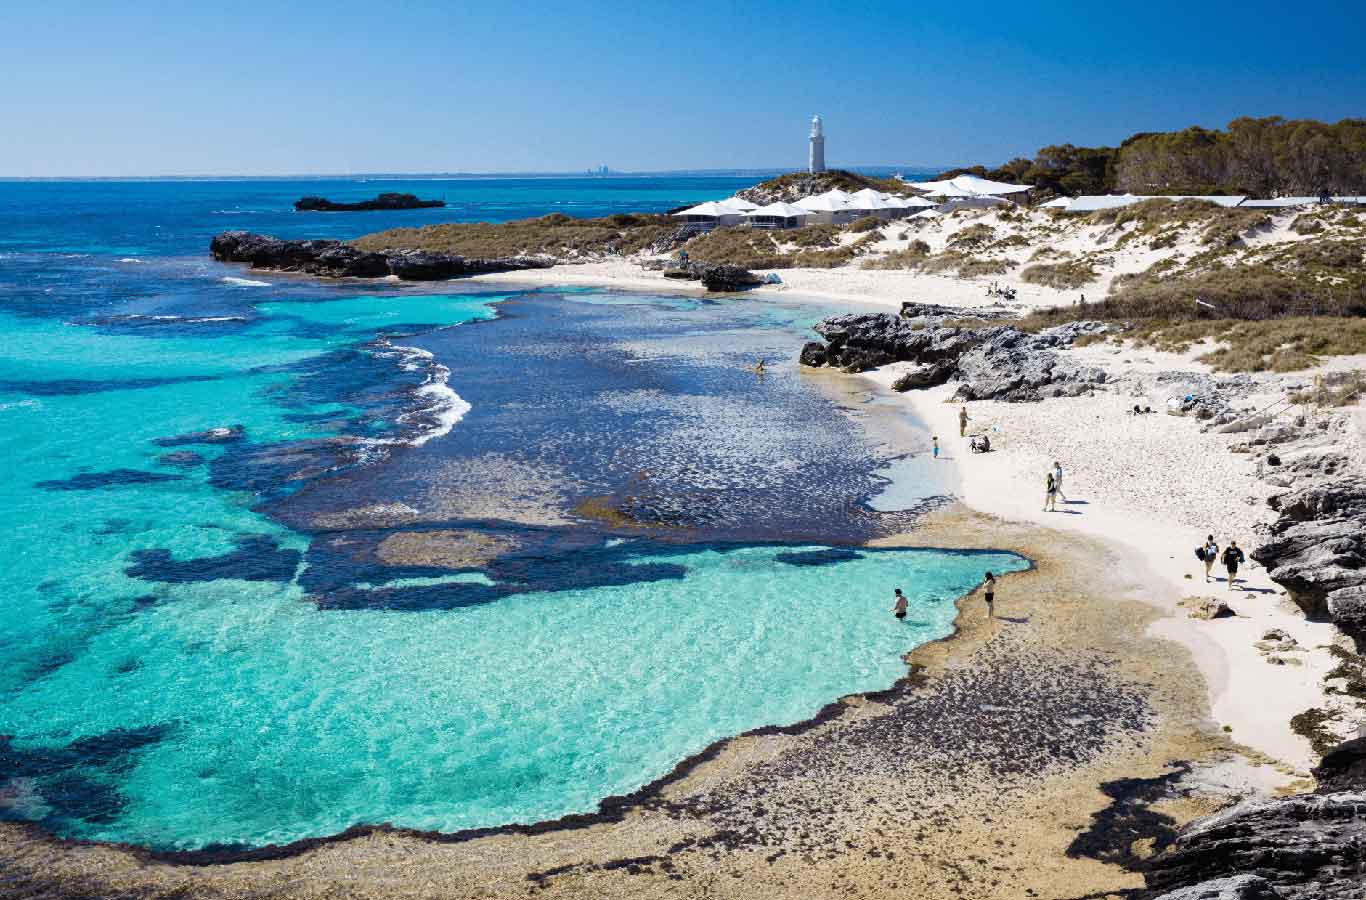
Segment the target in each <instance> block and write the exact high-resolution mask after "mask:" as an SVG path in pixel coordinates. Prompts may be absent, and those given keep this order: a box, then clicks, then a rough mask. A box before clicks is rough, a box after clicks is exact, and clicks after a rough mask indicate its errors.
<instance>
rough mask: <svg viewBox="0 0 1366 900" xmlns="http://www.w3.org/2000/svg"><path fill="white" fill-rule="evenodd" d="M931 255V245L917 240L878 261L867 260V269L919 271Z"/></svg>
mask: <svg viewBox="0 0 1366 900" xmlns="http://www.w3.org/2000/svg"><path fill="white" fill-rule="evenodd" d="M929 255H930V245H929V244H927V243H925V242H924V241H922V240H920V239H919V238H917V239H916V240H914V241H911V243H910V245H909V246H907V247H905V248H904V249H901V250H893V251H892V252H890V253H885V254H883V255H882V256H879V257H877V258H876V259H869V260H865V261H864V263H863V268H865V269H918V268H920V266H921V264H922V263H924V262H925V259H926V257H928V256H929Z"/></svg>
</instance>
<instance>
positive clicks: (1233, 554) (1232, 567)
mask: <svg viewBox="0 0 1366 900" xmlns="http://www.w3.org/2000/svg"><path fill="white" fill-rule="evenodd" d="M1244 558H1245V557H1244V556H1243V551H1242V550H1239V549H1238V542H1237V541H1229V542H1228V546H1227V547H1225V548H1224V571H1226V572H1228V589H1229V590H1230V591H1231V590H1233V582H1235V581H1237V580H1238V566H1240V565H1242V563H1243V559H1244Z"/></svg>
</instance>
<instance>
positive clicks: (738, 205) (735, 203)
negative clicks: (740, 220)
mask: <svg viewBox="0 0 1366 900" xmlns="http://www.w3.org/2000/svg"><path fill="white" fill-rule="evenodd" d="M717 205H719V206H728V207H730V208H731V209H734V210H738V211H739V212H742V213H744V212H749V211H750V210H751V209H758V208H759V204H757V203H750V202H749V201H748V200H745V199H743V198H740V197H727V198H726V199H724V200H718V201H717Z"/></svg>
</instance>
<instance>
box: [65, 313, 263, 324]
mask: <svg viewBox="0 0 1366 900" xmlns="http://www.w3.org/2000/svg"><path fill="white" fill-rule="evenodd" d="M100 321H101V322H104V323H112V322H166V323H177V324H181V325H201V324H206V323H210V322H246V321H248V320H247V317H246V316H167V315H143V314H141V313H130V314H128V315H123V316H107V317H105V318H104V319H101V320H100ZM67 324H68V325H70V324H72V323H70V322H68V323H67Z"/></svg>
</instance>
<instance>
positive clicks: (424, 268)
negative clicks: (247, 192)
mask: <svg viewBox="0 0 1366 900" xmlns="http://www.w3.org/2000/svg"><path fill="white" fill-rule="evenodd" d="M209 253H210V254H211V255H212V256H213V258H214V259H216V260H218V261H220V262H239V263H247V264H248V265H250V266H251V267H252V268H254V269H270V270H273V271H278V272H303V273H306V274H309V275H322V276H328V277H336V278H343V277H345V278H383V277H385V276H388V275H394V276H396V277H398V278H401V279H403V280H404V281H439V280H443V279H446V278H462V277H465V276H468V275H482V274H486V273H489V272H516V271H521V270H524V269H548V268H550V267H551V266H553V265H554V264H555V263H554V260H551V259H546V258H542V257H507V258H495V259H467V258H466V257H463V256H455V255H452V254H448V253H432V252H429V251H426V250H384V251H379V252H368V251H365V250H360V249H357V248H356V247H353V246H351V245H350V244H347V243H343V242H342V241H285V240H280V239H279V238H273V237H269V236H268V235H264V234H254V233H252V232H249V231H225V232H222V233H221V234H217V235H215V236H214V238H213V240H212V241H211V242H210V244H209Z"/></svg>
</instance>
